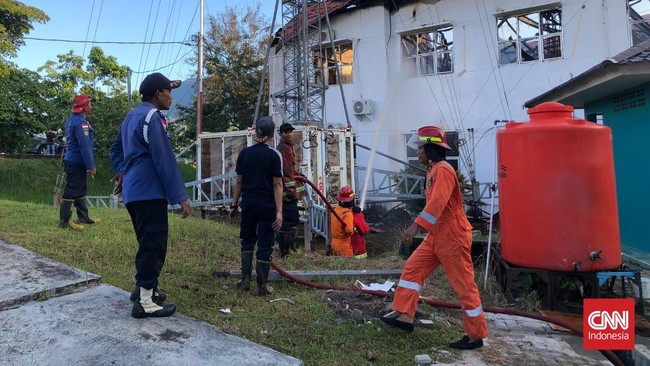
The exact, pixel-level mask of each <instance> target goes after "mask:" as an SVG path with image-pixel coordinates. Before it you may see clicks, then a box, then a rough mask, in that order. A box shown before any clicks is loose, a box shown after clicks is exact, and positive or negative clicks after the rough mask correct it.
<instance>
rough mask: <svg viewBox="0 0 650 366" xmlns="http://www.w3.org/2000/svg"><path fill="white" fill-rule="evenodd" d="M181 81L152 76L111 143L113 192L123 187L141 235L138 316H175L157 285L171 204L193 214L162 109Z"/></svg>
mask: <svg viewBox="0 0 650 366" xmlns="http://www.w3.org/2000/svg"><path fill="white" fill-rule="evenodd" d="M180 85H181V82H180V80H174V81H171V80H169V79H167V78H166V77H165V76H164V75H163V74H161V73H153V74H150V75H147V77H145V78H144V80H142V83H141V84H140V94H141V95H142V103H141V104H140V105H139V106H138V107H136V108H135V109H133V110H132V111H131V112H129V114H127V115H126V118H125V119H124V122H122V125H121V126H120V129H119V131H118V132H117V136H116V137H115V140H114V141H113V143H112V144H111V153H110V159H111V165H112V166H113V170H114V171H115V182H116V185H115V191H114V194H119V193H120V192H122V200H123V201H124V204H125V205H126V208H127V210H128V211H129V215H130V216H131V222H132V223H133V229H134V230H135V234H136V238H137V240H138V245H139V247H138V252H137V254H136V256H135V269H136V275H135V281H136V289H134V291H133V293H132V294H131V300H133V301H135V303H134V304H133V310H132V311H131V316H133V317H134V318H146V317H164V316H170V315H172V314H173V313H174V312H175V311H176V305H175V304H163V301H164V300H165V298H166V296H165V294H163V293H159V292H158V291H157V290H156V287H157V286H158V278H159V276H160V272H161V271H162V267H163V264H164V263H165V257H166V255H167V237H168V231H169V226H168V221H167V205H168V204H172V205H176V204H180V205H181V207H182V209H183V211H182V213H181V217H182V218H185V217H187V216H188V215H189V213H190V201H189V199H188V195H187V191H186V190H185V184H184V183H183V177H182V176H181V171H180V169H179V167H178V164H177V163H176V158H175V157H174V152H173V151H172V147H171V144H170V142H169V140H170V138H169V135H168V134H167V121H166V120H165V116H164V115H163V114H162V113H161V112H160V111H161V110H168V109H169V107H170V106H171V102H172V96H171V91H172V89H175V88H178V87H179V86H180Z"/></svg>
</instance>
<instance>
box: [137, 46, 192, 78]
mask: <svg viewBox="0 0 650 366" xmlns="http://www.w3.org/2000/svg"><path fill="white" fill-rule="evenodd" d="M192 52H194V50H189V51H187V53H185V54H184V55H183V56H181V57H180V58H179V59H177V60H176V61H174V62H172V63H171V64H169V65H165V66H160V67H158V68H155V66H154V69H151V70H147V71H133V70H132V71H131V72H132V73H134V74H148V73H151V72H154V71H159V70H162V69H164V68H166V67H170V66H172V65H174V64H177V63H179V62H181V61H183V60H184V59H185V56H187V55H189V54H190V53H192Z"/></svg>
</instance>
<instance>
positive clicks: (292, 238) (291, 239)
mask: <svg viewBox="0 0 650 366" xmlns="http://www.w3.org/2000/svg"><path fill="white" fill-rule="evenodd" d="M297 236H298V234H297V233H296V229H295V228H293V229H291V232H290V233H289V249H291V251H292V252H297V251H298V248H297V247H296V237H297Z"/></svg>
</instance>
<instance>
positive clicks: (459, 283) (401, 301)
mask: <svg viewBox="0 0 650 366" xmlns="http://www.w3.org/2000/svg"><path fill="white" fill-rule="evenodd" d="M416 142H417V144H418V145H419V148H418V157H419V159H420V162H421V163H422V164H428V166H429V171H428V172H427V177H426V206H425V207H424V210H422V212H420V215H419V216H418V217H417V218H416V219H415V222H414V223H413V224H412V225H411V226H410V227H409V228H408V229H406V232H405V233H404V242H405V245H408V243H411V240H412V239H413V236H414V235H415V234H417V232H418V230H419V229H420V228H422V229H424V230H426V231H427V235H426V237H425V238H424V241H423V242H422V244H420V246H419V247H418V248H417V249H416V250H415V252H413V254H411V256H410V257H409V259H408V260H407V261H406V265H405V266H404V269H403V270H402V275H401V277H400V280H399V283H398V284H397V289H396V290H395V296H394V298H393V304H392V310H393V311H392V312H390V313H388V314H386V315H384V316H383V317H382V318H381V320H382V321H384V322H385V323H387V324H389V325H391V326H393V327H397V328H400V329H402V330H405V331H407V332H410V331H412V330H413V322H414V316H415V309H416V306H417V304H418V300H419V297H420V290H421V289H422V285H423V284H424V279H425V278H427V277H428V276H429V275H430V274H431V272H433V270H435V269H436V268H437V267H438V265H440V264H442V267H443V269H444V270H445V274H446V275H447V279H448V280H449V283H450V284H451V286H452V287H453V289H454V291H455V292H456V295H458V297H459V298H460V301H461V308H462V310H463V325H464V328H465V333H466V335H464V336H463V338H461V339H460V340H458V341H456V342H453V343H451V344H450V345H449V347H451V348H457V349H474V348H479V347H482V346H483V338H486V337H487V336H488V330H487V324H486V322H485V314H484V313H483V308H482V306H481V299H480V297H479V292H478V287H477V286H476V283H475V282H474V267H473V264H472V258H471V249H472V226H471V225H470V224H469V221H467V216H466V215H465V210H464V209H463V199H462V195H461V191H460V184H459V183H458V177H457V176H456V171H455V170H454V168H453V167H452V166H451V165H449V163H447V161H446V150H451V148H450V147H449V145H447V138H446V136H445V133H444V132H443V131H442V130H441V129H439V128H438V127H434V126H427V127H422V128H420V129H419V130H418V134H417V141H416Z"/></svg>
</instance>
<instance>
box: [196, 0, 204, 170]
mask: <svg viewBox="0 0 650 366" xmlns="http://www.w3.org/2000/svg"><path fill="white" fill-rule="evenodd" d="M200 8H201V11H200V14H201V15H200V19H201V20H200V30H199V51H198V53H199V57H198V59H199V60H198V61H199V62H198V63H199V65H198V68H199V69H198V72H197V83H196V87H197V95H196V142H197V143H196V180H200V179H201V144H200V143H199V134H201V130H202V129H203V0H201V5H200Z"/></svg>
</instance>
